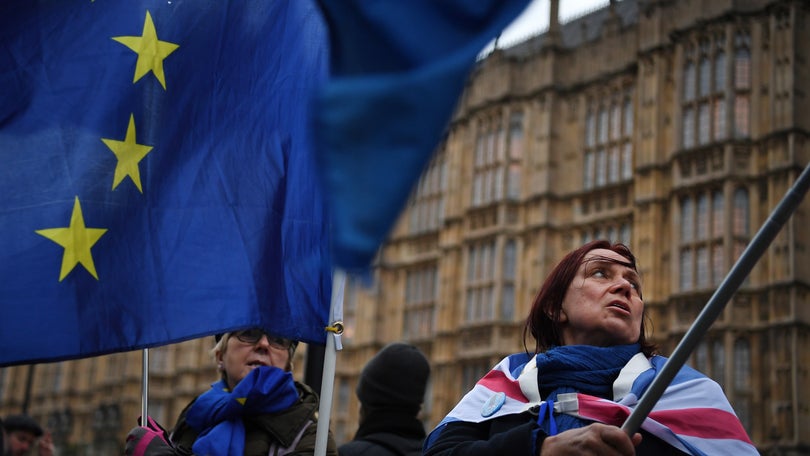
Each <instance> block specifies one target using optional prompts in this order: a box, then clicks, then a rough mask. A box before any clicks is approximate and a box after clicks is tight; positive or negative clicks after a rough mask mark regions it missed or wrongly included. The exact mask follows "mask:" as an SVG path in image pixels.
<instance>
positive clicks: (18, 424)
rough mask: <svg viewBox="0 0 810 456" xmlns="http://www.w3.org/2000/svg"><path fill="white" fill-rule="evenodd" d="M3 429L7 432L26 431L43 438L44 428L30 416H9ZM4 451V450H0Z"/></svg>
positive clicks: (4, 422)
mask: <svg viewBox="0 0 810 456" xmlns="http://www.w3.org/2000/svg"><path fill="white" fill-rule="evenodd" d="M3 428H4V429H5V430H6V432H14V431H25V432H30V433H32V434H34V435H35V436H36V437H42V434H43V431H42V426H40V425H39V423H37V420H35V419H33V418H31V417H30V416H28V415H24V414H19V415H9V416H7V417H6V419H5V420H4V421H3ZM0 449H2V448H0Z"/></svg>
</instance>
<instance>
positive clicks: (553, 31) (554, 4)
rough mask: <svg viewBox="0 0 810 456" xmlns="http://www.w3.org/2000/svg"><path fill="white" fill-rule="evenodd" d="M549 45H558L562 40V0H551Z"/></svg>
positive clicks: (549, 8)
mask: <svg viewBox="0 0 810 456" xmlns="http://www.w3.org/2000/svg"><path fill="white" fill-rule="evenodd" d="M548 10H549V11H548V46H550V47H556V46H558V45H559V44H560V43H559V40H560V0H549V7H548Z"/></svg>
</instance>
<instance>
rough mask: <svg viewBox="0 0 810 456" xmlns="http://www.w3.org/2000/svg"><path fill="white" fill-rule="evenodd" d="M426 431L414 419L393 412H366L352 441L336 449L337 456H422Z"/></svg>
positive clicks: (413, 417) (410, 415)
mask: <svg viewBox="0 0 810 456" xmlns="http://www.w3.org/2000/svg"><path fill="white" fill-rule="evenodd" d="M424 440H425V427H424V426H423V425H422V422H421V421H419V420H418V419H416V417H415V416H413V413H404V412H400V411H394V410H375V411H369V412H368V414H367V415H366V416H365V419H364V420H363V421H362V422H361V423H360V426H359V428H358V429H357V433H356V434H355V436H354V440H352V441H350V442H347V443H344V444H343V445H341V446H340V447H338V454H339V456H421V455H422V442H424Z"/></svg>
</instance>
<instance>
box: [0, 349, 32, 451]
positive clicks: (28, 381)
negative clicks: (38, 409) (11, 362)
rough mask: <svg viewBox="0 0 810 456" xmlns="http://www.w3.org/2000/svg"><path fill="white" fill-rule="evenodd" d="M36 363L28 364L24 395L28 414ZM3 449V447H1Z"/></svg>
mask: <svg viewBox="0 0 810 456" xmlns="http://www.w3.org/2000/svg"><path fill="white" fill-rule="evenodd" d="M35 366H36V365H35V364H29V365H28V376H27V377H26V379H25V396H23V403H22V414H23V415H28V406H29V405H30V404H31V386H32V385H33V384H34V367H35ZM0 450H2V448H0Z"/></svg>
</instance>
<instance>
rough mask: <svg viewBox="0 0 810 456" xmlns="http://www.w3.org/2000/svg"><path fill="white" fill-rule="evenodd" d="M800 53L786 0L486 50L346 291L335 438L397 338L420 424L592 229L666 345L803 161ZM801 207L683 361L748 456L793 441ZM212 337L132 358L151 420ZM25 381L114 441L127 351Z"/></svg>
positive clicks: (803, 259) (16, 378) (798, 415)
mask: <svg viewBox="0 0 810 456" xmlns="http://www.w3.org/2000/svg"><path fill="white" fill-rule="evenodd" d="M557 7H558V0H552V1H551V9H552V17H555V16H556V14H554V13H555V12H556V10H557ZM809 65H810V5H808V3H807V2H804V1H795V0H794V1H791V0H776V1H766V0H677V1H675V0H624V1H621V2H615V3H614V2H612V3H611V4H610V5H609V6H607V7H605V8H603V9H600V10H597V11H594V12H592V13H590V14H588V15H585V16H583V17H580V18H578V19H575V20H573V21H571V22H568V23H566V24H559V23H557V22H556V21H553V20H552V22H551V24H550V26H549V29H548V31H547V32H545V33H543V34H541V35H538V36H535V37H531V38H529V39H528V40H526V41H524V42H521V43H519V44H516V45H511V46H505V47H500V48H498V49H496V50H495V51H493V52H491V53H490V54H488V55H487V56H485V57H482V58H481V60H480V61H479V62H478V65H477V67H476V69H475V70H474V72H473V74H472V75H471V77H470V79H469V81H468V85H467V88H466V91H465V93H464V96H463V99H462V100H461V101H460V104H459V106H458V109H457V111H456V113H455V116H454V118H453V119H452V122H451V123H450V125H449V127H448V130H447V134H446V136H445V138H444V141H443V143H442V144H441V145H440V146H439V148H438V150H437V153H436V155H435V157H434V158H433V161H432V162H431V164H430V166H429V167H428V168H427V169H426V171H425V174H424V175H423V177H422V179H421V181H420V182H419V184H418V186H417V188H416V189H415V190H414V193H413V195H412V198H411V201H410V203H409V205H408V207H407V208H406V210H405V211H404V213H403V215H402V217H401V220H400V221H399V223H398V225H397V226H396V228H395V229H394V231H393V232H392V233H391V236H390V238H389V240H388V242H386V243H385V245H384V246H383V247H382V249H381V250H380V252H379V256H378V259H377V262H376V266H375V268H374V270H373V280H371V285H370V286H369V287H364V286H363V285H362V284H361V283H359V282H357V281H356V280H355V279H350V281H349V282H348V283H347V287H346V295H345V303H344V311H345V323H346V326H347V330H346V333H345V334H344V336H343V342H344V345H345V349H344V350H343V351H341V352H339V354H338V358H337V367H336V369H337V372H336V377H335V386H334V401H333V407H332V417H331V418H332V419H331V428H332V430H333V431H334V432H335V434H336V437H337V438H338V440H339V441H340V442H342V441H345V440H348V439H350V438H351V437H352V435H353V432H354V430H355V429H356V426H357V420H358V407H359V406H358V403H357V399H356V397H355V395H354V387H355V385H356V382H357V377H358V375H359V372H360V369H361V368H362V366H363V364H364V363H365V361H366V360H368V359H369V358H370V357H371V356H372V355H373V354H374V353H375V352H376V351H377V350H378V349H379V348H381V347H382V346H383V345H385V344H386V343H388V342H390V341H394V340H405V341H410V342H412V343H414V344H416V345H417V346H419V347H420V348H421V349H422V350H423V351H424V352H425V353H426V354H427V355H428V357H429V359H430V360H431V365H432V368H433V372H432V378H431V384H430V387H429V389H428V394H427V397H426V402H425V406H424V410H423V416H424V420H425V423H426V425H427V426H428V427H432V426H433V425H435V424H436V423H438V421H439V420H440V419H441V418H442V417H443V416H444V415H445V414H446V413H447V411H449V410H450V409H451V408H452V407H453V405H455V403H456V402H457V401H458V399H459V398H460V397H461V396H462V395H463V394H464V393H465V392H466V391H467V390H468V389H469V388H470V387H471V386H472V384H473V383H474V382H475V381H476V380H477V379H478V378H480V377H481V375H482V374H483V373H485V372H486V371H487V370H488V369H489V368H490V367H491V366H493V365H494V364H495V363H496V362H497V361H498V360H500V359H501V358H502V357H503V356H504V355H505V354H507V353H512V352H516V351H520V350H522V349H523V347H524V342H523V339H522V335H523V323H524V318H525V316H526V315H527V314H528V311H529V306H530V305H531V301H532V298H533V296H534V294H535V293H536V292H537V290H538V287H539V285H540V284H541V282H542V280H543V279H544V278H545V275H546V274H547V273H548V271H549V270H550V269H551V268H552V267H553V265H554V264H555V263H556V261H558V260H559V259H560V258H561V257H562V256H563V255H564V254H565V253H566V252H568V251H569V250H571V249H573V248H576V247H578V246H579V245H581V244H582V243H584V242H586V241H589V240H591V239H595V238H608V239H611V240H614V241H621V242H625V243H627V244H629V245H630V246H631V248H632V249H633V250H634V252H635V253H636V254H637V255H638V257H639V265H640V269H641V273H642V276H643V277H644V281H645V287H644V297H645V302H646V306H647V308H648V310H649V313H650V316H651V321H652V328H653V332H652V337H653V339H654V340H655V341H656V342H658V343H659V345H660V346H661V349H662V350H661V351H662V353H663V354H668V353H670V352H671V351H672V350H673V349H674V348H675V346H676V345H677V343H678V342H679V341H680V340H681V338H682V337H683V335H684V334H685V332H686V331H687V330H688V329H689V327H690V325H691V323H692V322H693V321H694V319H695V317H696V316H697V315H698V313H699V312H700V310H701V309H702V307H703V305H704V304H705V303H706V302H707V301H708V300H709V298H710V297H711V296H712V293H713V292H714V290H715V289H716V288H717V286H718V285H719V284H720V283H721V281H722V280H723V279H724V277H725V275H726V273H727V272H728V270H729V269H730V268H731V267H732V265H733V264H734V262H735V260H736V259H737V258H738V257H739V256H740V254H741V253H742V251H743V250H744V248H745V246H746V245H747V244H748V243H749V242H750V241H751V239H752V237H753V236H754V234H755V233H756V231H757V230H758V229H759V227H760V226H762V225H763V224H764V222H765V221H766V219H767V217H768V215H769V214H770V212H771V211H772V210H773V208H774V207H775V206H776V205H777V203H778V202H779V201H780V200H781V198H782V197H783V195H784V194H785V193H786V191H787V190H788V189H789V188H790V186H791V184H792V182H793V181H794V180H795V179H796V177H797V176H798V175H799V173H800V172H801V171H802V169H803V168H804V167H805V166H806V165H807V164H808V161H810V103H808V99H807V97H808V96H809V95H810V66H809ZM808 209H810V200H808V201H805V202H803V203H802V204H801V205H800V207H799V210H798V211H797V212H796V213H795V214H794V216H793V217H792V218H791V219H790V220H789V221H788V222H787V223H786V224H785V226H784V228H783V229H782V230H781V231H780V233H779V234H778V236H777V237H776V239H775V241H774V242H773V243H772V244H771V246H770V247H769V248H768V250H767V251H766V253H765V254H764V256H763V257H762V258H761V259H760V261H759V262H758V263H757V265H756V266H755V267H754V269H753V271H752V273H751V274H750V276H749V277H748V278H747V279H746V280H745V282H744V284H743V285H742V287H741V288H740V290H739V291H738V292H737V293H736V294H735V295H734V296H733V297H732V299H731V300H730V301H729V303H728V304H727V306H726V308H725V310H724V311H723V312H722V314H721V315H720V316H719V318H718V320H717V321H716V322H715V324H714V325H713V326H712V327H711V328H710V330H709V332H708V334H707V335H706V337H705V338H704V339H703V340H702V341H701V343H700V344H699V346H698V347H697V348H696V350H695V352H694V353H693V355H692V356H691V358H690V364H691V365H692V366H694V367H696V368H698V369H699V370H701V371H703V372H704V373H706V374H707V375H709V376H711V377H712V378H714V379H716V380H717V381H718V382H720V384H721V385H722V386H723V387H724V390H725V392H726V394H727V396H728V398H729V400H730V401H731V403H732V405H733V406H734V407H735V409H736V411H737V412H738V414H739V416H740V418H741V420H742V422H743V423H744V425H745V426H746V428H747V430H748V432H749V434H750V436H751V438H752V439H753V440H754V442H755V443H756V444H757V446H758V448H759V449H760V450H761V452H762V453H763V454H782V455H798V454H809V453H810V432H808V430H810V378H809V377H808V365H810V295H809V294H808V292H809V291H810V251H809V250H808V243H809V242H810V230H808V229H806V228H801V227H802V226H807V225H806V224H808V223H810V214H808ZM530 343H531V342H530V341H529V344H530ZM211 346H213V341H212V340H206V339H201V340H194V341H189V342H186V343H183V344H177V345H172V346H167V347H161V348H158V349H153V350H150V376H149V397H150V403H149V407H150V415H152V416H154V417H156V418H158V420H160V421H161V422H163V423H165V424H166V425H167V426H169V425H170V424H171V423H172V421H173V419H174V417H176V416H177V414H178V413H179V411H180V410H181V409H182V408H183V407H184V406H185V404H186V403H187V402H188V401H189V400H190V399H191V398H192V397H194V395H196V394H198V393H199V392H201V391H203V390H205V389H206V388H207V386H208V384H209V383H210V382H212V381H214V380H215V379H216V378H215V372H214V369H213V362H212V360H211V359H210V357H209V355H208V353H207V351H208V350H209V349H210V348H211ZM304 352H305V350H300V353H299V354H297V359H296V369H295V370H296V372H297V376H298V377H299V378H301V377H302V375H301V374H302V369H303V364H304V359H305V358H304V356H305V354H304ZM404 368H405V367H404ZM35 371H36V375H34V376H33V379H34V381H33V383H32V384H31V392H32V394H31V403H30V408H29V411H30V413H31V414H32V415H34V416H36V417H37V418H40V419H41V420H42V421H43V423H45V424H47V425H48V426H49V427H51V428H53V429H54V430H55V431H56V432H57V435H56V437H57V442H59V443H61V444H62V445H63V447H64V448H69V449H71V451H75V453H74V454H99V455H101V454H111V452H110V451H109V450H110V449H111V448H115V445H118V446H119V447H120V446H121V445H122V442H123V437H124V435H125V434H126V431H127V430H128V429H129V428H131V427H132V426H133V425H134V424H135V421H134V420H135V417H137V416H138V415H139V414H140V394H141V381H140V379H141V354H140V353H120V354H115V355H110V356H106V357H100V358H93V359H83V360H77V361H70V362H64V363H54V364H46V365H39V366H36V368H35ZM28 372H29V367H27V366H19V367H15V368H5V369H2V370H0V413H2V414H6V413H13V412H16V411H19V409H20V407H21V406H22V403H21V401H22V399H21V398H22V397H23V396H24V394H23V391H24V389H25V387H26V384H27V382H26V379H27V378H28V375H27V374H28Z"/></svg>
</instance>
